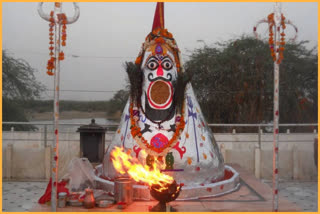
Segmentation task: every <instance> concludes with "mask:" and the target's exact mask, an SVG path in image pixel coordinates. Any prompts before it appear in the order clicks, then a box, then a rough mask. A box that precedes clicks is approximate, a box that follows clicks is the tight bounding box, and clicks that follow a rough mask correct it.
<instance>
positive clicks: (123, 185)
mask: <svg viewBox="0 0 320 214" xmlns="http://www.w3.org/2000/svg"><path fill="white" fill-rule="evenodd" d="M132 198H133V187H132V180H131V179H130V178H117V179H115V182H114V200H115V202H116V204H121V205H129V204H131V203H132V201H133V199H132Z"/></svg>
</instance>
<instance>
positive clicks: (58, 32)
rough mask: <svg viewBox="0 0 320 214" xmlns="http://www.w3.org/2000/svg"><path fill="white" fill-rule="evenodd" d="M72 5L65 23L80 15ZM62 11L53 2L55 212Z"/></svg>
mask: <svg viewBox="0 0 320 214" xmlns="http://www.w3.org/2000/svg"><path fill="white" fill-rule="evenodd" d="M42 6H43V2H40V3H39V5H38V13H39V15H40V17H41V18H43V19H44V20H46V21H48V22H50V18H51V17H50V15H49V14H46V13H44V11H43V9H42ZM73 6H74V10H75V13H74V16H73V17H67V24H72V23H74V22H76V21H77V20H78V18H79V16H80V9H79V6H78V4H77V3H73ZM61 13H62V2H55V4H54V15H53V18H54V28H55V38H54V43H55V51H54V58H55V66H54V115H53V117H54V133H55V134H54V141H53V146H52V148H53V155H52V159H51V160H52V162H51V163H52V171H51V173H52V192H51V211H53V212H56V210H57V192H58V191H57V183H58V162H59V158H58V157H59V91H60V89H59V82H60V60H59V57H58V56H59V53H60V45H61V44H60V36H61V26H62V20H59V19H58V15H59V14H61Z"/></svg>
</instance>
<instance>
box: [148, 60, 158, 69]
mask: <svg viewBox="0 0 320 214" xmlns="http://www.w3.org/2000/svg"><path fill="white" fill-rule="evenodd" d="M158 66H159V63H158V62H157V61H156V60H155V59H151V60H149V61H148V62H147V67H148V68H149V69H150V70H152V71H153V70H155V69H157V68H158Z"/></svg>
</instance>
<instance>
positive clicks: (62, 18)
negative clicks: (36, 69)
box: [47, 4, 67, 76]
mask: <svg viewBox="0 0 320 214" xmlns="http://www.w3.org/2000/svg"><path fill="white" fill-rule="evenodd" d="M59 5H60V4H56V6H59ZM54 14H55V13H54V11H51V12H50V18H49V22H50V23H49V45H50V46H49V50H50V52H49V56H50V59H49V60H48V63H47V74H48V75H49V76H53V75H54V72H53V70H54V69H55V59H56V58H55V57H54V55H55V54H54V45H59V44H61V46H66V40H67V16H66V14H65V13H59V14H57V21H55V18H54ZM56 24H57V25H58V26H56ZM59 25H62V30H61V35H55V34H54V30H55V28H56V27H59V28H60V26H59ZM56 33H57V32H56ZM58 33H59V34H60V32H59V31H58ZM54 37H55V38H58V39H57V40H56V41H55V40H54ZM59 38H60V39H59ZM55 42H56V43H57V44H55ZM58 60H59V61H62V60H64V53H63V51H60V52H59V57H58Z"/></svg>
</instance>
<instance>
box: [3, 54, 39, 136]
mask: <svg viewBox="0 0 320 214" xmlns="http://www.w3.org/2000/svg"><path fill="white" fill-rule="evenodd" d="M34 73H35V69H34V68H32V67H31V66H30V65H29V63H28V62H26V61H25V60H23V59H15V58H14V57H12V56H10V55H8V54H7V53H6V51H4V50H2V119H3V121H20V122H23V121H28V119H27V116H26V114H25V112H24V103H25V101H28V100H32V99H35V98H39V97H40V93H41V91H42V90H44V89H45V86H44V85H42V84H41V83H40V82H38V81H37V80H36V78H35V75H34ZM15 128H16V130H19V129H30V128H32V127H31V126H15ZM3 129H4V130H8V129H10V127H9V126H5V125H4V126H3Z"/></svg>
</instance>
